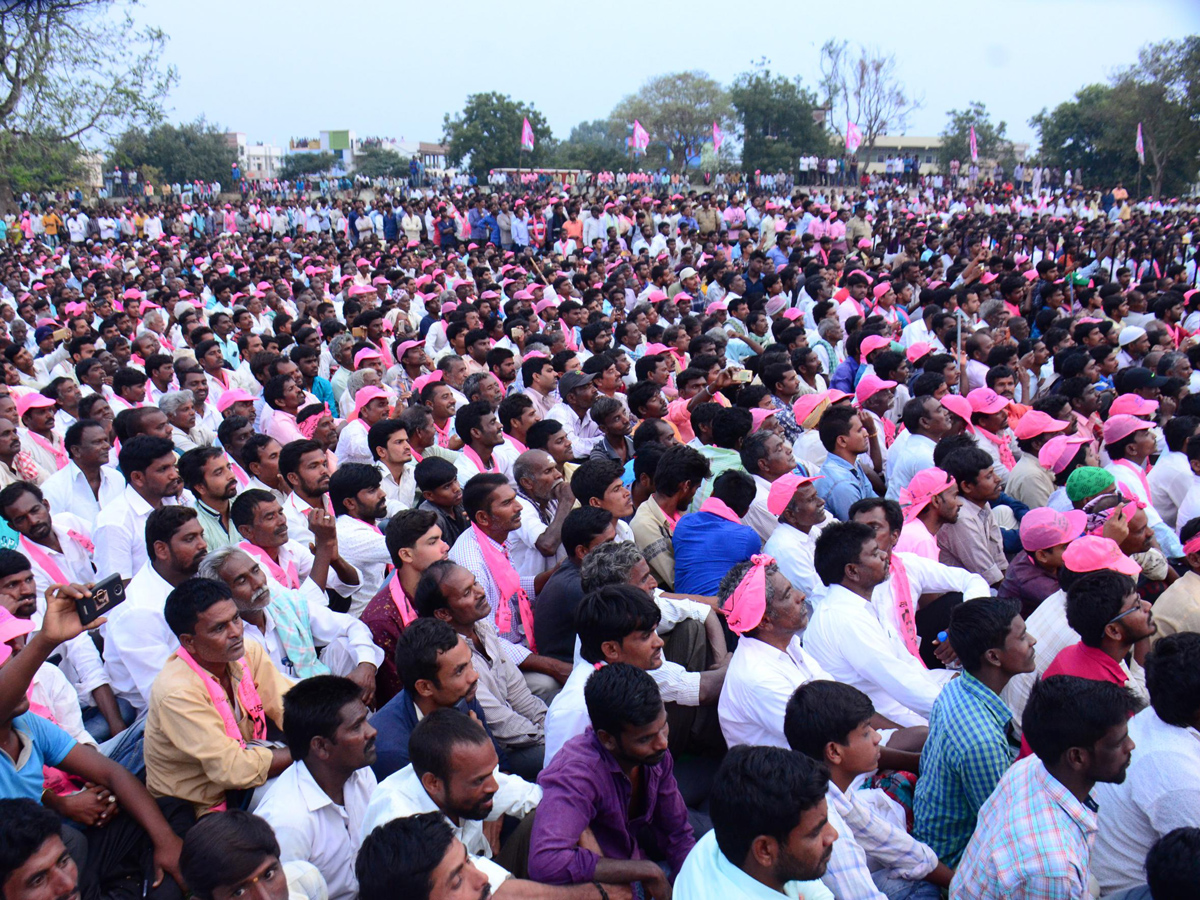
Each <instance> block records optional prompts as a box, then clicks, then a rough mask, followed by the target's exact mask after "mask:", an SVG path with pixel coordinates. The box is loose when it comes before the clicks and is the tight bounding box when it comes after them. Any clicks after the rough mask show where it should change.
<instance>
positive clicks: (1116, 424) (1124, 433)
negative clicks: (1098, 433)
mask: <svg viewBox="0 0 1200 900" xmlns="http://www.w3.org/2000/svg"><path fill="white" fill-rule="evenodd" d="M1152 427H1154V426H1153V424H1152V423H1150V422H1147V421H1146V420H1145V419H1139V418H1138V417H1137V416H1129V415H1122V416H1113V417H1112V418H1110V419H1109V420H1108V421H1107V422H1105V423H1104V443H1106V444H1115V443H1116V442H1117V441H1119V440H1121V438H1127V437H1129V435H1131V434H1133V433H1134V432H1135V431H1142V430H1143V429H1149V428H1152Z"/></svg>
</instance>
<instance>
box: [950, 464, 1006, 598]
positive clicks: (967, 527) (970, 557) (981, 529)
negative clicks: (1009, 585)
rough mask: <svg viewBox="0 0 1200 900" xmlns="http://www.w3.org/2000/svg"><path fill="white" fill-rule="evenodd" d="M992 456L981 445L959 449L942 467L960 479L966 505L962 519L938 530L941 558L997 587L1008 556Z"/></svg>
mask: <svg viewBox="0 0 1200 900" xmlns="http://www.w3.org/2000/svg"><path fill="white" fill-rule="evenodd" d="M993 464H994V461H993V460H992V458H991V457H990V456H989V455H988V454H987V453H985V452H984V451H982V450H980V449H979V448H978V447H969V448H964V449H961V450H955V451H953V452H952V453H950V454H949V455H947V457H946V458H945V459H944V460H943V461H942V466H941V467H942V468H943V469H945V470H946V472H947V474H949V475H950V477H951V478H953V479H954V480H955V481H956V482H958V490H959V494H960V495H961V497H962V500H963V503H962V507H961V508H960V509H959V511H958V518H957V519H955V520H954V521H953V522H946V523H945V524H944V525H942V527H941V528H939V529H938V533H937V543H938V548H939V549H940V551H941V552H940V558H941V561H942V562H943V563H945V564H946V565H948V566H958V567H959V568H962V569H966V570H967V571H968V572H978V573H979V574H980V575H982V576H983V579H984V580H985V581H986V582H987V583H988V584H990V585H992V586H993V587H995V586H997V585H999V584H1000V582H1002V581H1003V580H1004V573H1005V572H1006V571H1007V570H1008V558H1007V557H1006V556H1005V555H1004V541H1003V538H1002V537H1001V535H1000V526H999V525H997V524H996V516H995V514H994V513H993V512H992V507H991V503H992V501H995V500H999V499H1000V478H999V477H998V476H997V475H996V472H995V470H994V469H993Z"/></svg>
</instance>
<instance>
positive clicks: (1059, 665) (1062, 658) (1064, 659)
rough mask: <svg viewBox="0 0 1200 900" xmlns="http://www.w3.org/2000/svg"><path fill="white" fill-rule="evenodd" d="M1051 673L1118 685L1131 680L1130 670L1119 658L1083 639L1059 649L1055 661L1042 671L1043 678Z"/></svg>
mask: <svg viewBox="0 0 1200 900" xmlns="http://www.w3.org/2000/svg"><path fill="white" fill-rule="evenodd" d="M1051 675H1073V676H1075V677H1076V678H1088V679H1090V680H1092V681H1111V682H1112V683H1113V684H1118V685H1124V684H1125V682H1126V681H1128V680H1129V670H1128V669H1126V668H1125V667H1124V665H1123V664H1122V663H1121V662H1120V661H1119V660H1115V659H1113V658H1112V657H1111V656H1109V655H1108V654H1107V653H1105V652H1104V651H1103V650H1101V649H1100V648H1099V647H1089V646H1088V645H1087V644H1085V643H1083V641H1080V642H1078V643H1076V644H1072V645H1071V646H1070V647H1065V648H1063V649H1062V650H1060V651H1059V653H1058V656H1056V657H1054V662H1052V663H1050V665H1048V666H1047V667H1046V671H1045V672H1044V673H1042V677H1043V678H1049V677H1050V676H1051Z"/></svg>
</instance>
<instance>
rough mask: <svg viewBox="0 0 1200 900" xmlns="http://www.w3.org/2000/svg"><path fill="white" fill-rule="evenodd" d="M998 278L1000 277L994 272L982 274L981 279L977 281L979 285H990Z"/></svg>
mask: <svg viewBox="0 0 1200 900" xmlns="http://www.w3.org/2000/svg"><path fill="white" fill-rule="evenodd" d="M999 277H1000V276H999V275H997V274H995V273H994V272H987V273H985V274H984V276H983V277H982V278H980V279H979V283H980V284H991V283H992V282H993V281H995V280H996V279H997V278H999Z"/></svg>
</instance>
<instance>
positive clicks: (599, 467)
mask: <svg viewBox="0 0 1200 900" xmlns="http://www.w3.org/2000/svg"><path fill="white" fill-rule="evenodd" d="M624 474H625V467H624V466H622V465H621V464H620V463H619V462H617V461H616V460H612V459H601V458H599V457H592V458H588V459H587V460H585V461H584V462H583V463H582V464H581V465H580V466H579V468H578V469H576V470H575V474H573V475H572V476H571V493H572V494H574V495H575V499H576V500H578V501H579V505H580V506H587V505H588V504H589V503H591V501H592V500H593V499H596V500H600V501H603V500H604V494H605V492H606V491H607V490H608V489H609V488H610V487H611V486H612V483H613V482H614V481H620V480H621V478H622V476H623V475H624Z"/></svg>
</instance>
